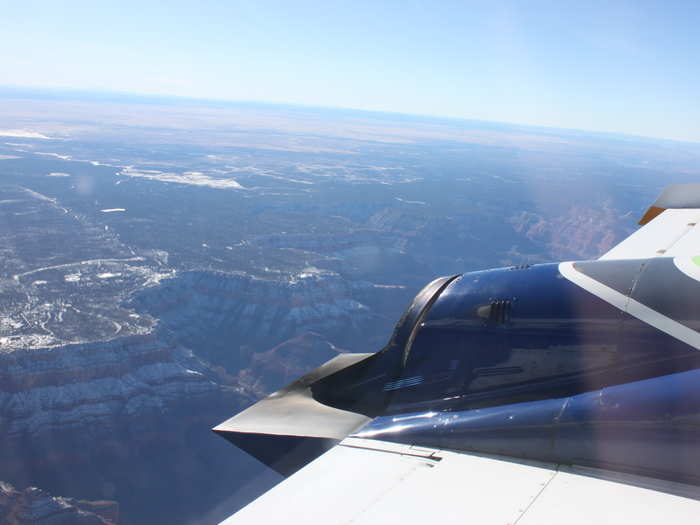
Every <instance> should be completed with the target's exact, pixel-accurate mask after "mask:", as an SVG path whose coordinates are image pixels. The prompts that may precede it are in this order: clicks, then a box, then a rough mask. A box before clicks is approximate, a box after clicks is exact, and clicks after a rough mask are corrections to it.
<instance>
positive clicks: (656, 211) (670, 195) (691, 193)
mask: <svg viewBox="0 0 700 525" xmlns="http://www.w3.org/2000/svg"><path fill="white" fill-rule="evenodd" d="M695 208H698V209H700V182H691V183H689V184H671V185H669V186H666V188H664V191H663V192H661V195H659V197H658V198H657V199H656V201H655V202H654V204H652V205H651V206H650V207H649V209H648V210H647V211H646V213H645V214H644V216H643V217H642V218H641V219H640V220H639V224H640V225H642V226H644V225H645V224H647V223H648V222H650V221H651V220H652V219H655V218H656V217H657V216H659V215H661V213H663V212H664V211H665V210H667V209H695Z"/></svg>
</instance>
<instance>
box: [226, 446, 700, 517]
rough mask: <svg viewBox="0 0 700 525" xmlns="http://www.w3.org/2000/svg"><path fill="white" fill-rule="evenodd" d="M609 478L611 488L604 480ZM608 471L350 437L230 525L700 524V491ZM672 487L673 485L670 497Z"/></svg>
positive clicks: (258, 501)
mask: <svg viewBox="0 0 700 525" xmlns="http://www.w3.org/2000/svg"><path fill="white" fill-rule="evenodd" d="M606 477H607V478H608V479H605V478H606ZM658 484H659V481H657V480H651V479H649V478H640V477H637V476H626V475H623V474H619V473H611V472H607V471H602V470H592V469H583V468H580V469H576V470H574V469H572V468H570V467H569V468H563V467H561V466H558V465H554V464H551V463H549V464H548V463H539V462H525V461H514V460H509V459H506V458H498V457H493V456H485V455H475V454H465V453H459V452H452V451H445V450H434V449H426V448H416V447H411V446H408V445H398V444H394V443H387V442H382V441H374V440H365V439H356V438H347V439H345V440H343V441H342V442H341V443H340V444H339V445H338V446H336V447H335V448H333V449H331V450H330V451H328V452H326V453H325V454H324V455H322V456H320V457H319V458H317V459H316V460H315V461H313V462H311V463H310V464H308V465H307V466H306V467H304V468H303V469H301V470H300V471H298V472H297V473H296V474H294V475H293V476H291V477H289V478H287V479H286V480H284V481H283V482H282V483H280V484H279V485H277V486H276V487H275V488H273V489H272V490H270V491H269V492H267V493H266V494H264V495H263V496H261V497H260V498H258V499H257V500H255V501H254V502H252V503H251V504H249V505H248V506H247V507H245V508H243V509H242V510H241V511H239V512H238V513H237V514H235V515H233V516H231V517H230V518H228V519H227V520H226V521H224V522H223V523H224V524H226V525H244V524H246V525H259V524H262V523H264V524H277V523H279V524H285V525H288V524H290V523H303V524H305V525H314V524H323V525H329V524H341V523H343V524H345V523H353V524H382V525H386V524H393V523H401V524H409V525H410V524H420V525H425V524H428V523H440V524H457V523H459V524H479V525H491V524H493V525H507V524H516V523H517V524H518V525H550V524H551V525H555V524H556V525H559V524H561V523H566V524H567V525H577V524H581V525H583V524H586V525H589V524H593V523H595V524H608V523H609V524H619V523H635V525H646V524H649V525H652V524H654V525H656V524H659V523H674V524H690V523H693V524H695V523H697V521H698V516H700V501H697V500H695V499H691V498H688V497H684V496H683V495H679V494H684V492H683V491H684V490H686V489H687V490H688V493H691V492H692V491H695V492H697V489H696V488H694V487H693V488H690V487H686V486H683V485H673V486H672V487H674V488H675V490H674V491H673V492H675V494H670V493H665V492H660V491H659V490H656V489H658V488H659V487H658ZM669 486H670V485H666V486H665V488H668V487H669Z"/></svg>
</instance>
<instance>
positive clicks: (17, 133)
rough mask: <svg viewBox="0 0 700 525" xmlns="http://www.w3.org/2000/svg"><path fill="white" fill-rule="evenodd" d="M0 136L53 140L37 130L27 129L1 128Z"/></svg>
mask: <svg viewBox="0 0 700 525" xmlns="http://www.w3.org/2000/svg"><path fill="white" fill-rule="evenodd" d="M0 137H15V138H24V139H46V140H52V139H51V137H47V136H46V135H42V134H41V133H37V132H36V131H27V130H26V129H0Z"/></svg>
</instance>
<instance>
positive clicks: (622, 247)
mask: <svg viewBox="0 0 700 525" xmlns="http://www.w3.org/2000/svg"><path fill="white" fill-rule="evenodd" d="M639 224H641V225H642V227H641V228H640V229H639V230H637V231H636V232H634V233H633V234H632V235H630V236H629V237H627V238H626V239H625V240H624V241H622V242H621V243H620V244H618V245H617V246H615V247H614V248H613V249H611V250H610V251H609V252H607V253H606V254H605V255H603V256H602V257H601V259H646V258H649V257H671V256H674V257H675V256H687V255H700V184H699V183H693V184H673V185H671V186H668V187H667V188H666V189H665V190H664V191H663V193H662V194H661V195H660V196H659V198H658V199H656V202H654V204H653V205H652V206H651V207H650V208H649V209H648V210H647V212H646V213H645V214H644V217H642V219H641V220H640V221H639Z"/></svg>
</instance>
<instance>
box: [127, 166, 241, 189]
mask: <svg viewBox="0 0 700 525" xmlns="http://www.w3.org/2000/svg"><path fill="white" fill-rule="evenodd" d="M117 175H121V176H124V177H135V178H141V179H150V180H157V181H161V182H174V183H176V184H190V185H192V186H208V187H210V188H220V189H224V188H234V189H245V188H244V187H243V186H241V185H240V184H239V183H238V182H236V181H235V180H234V179H230V178H227V179H219V178H214V177H210V176H209V175H205V174H204V173H202V172H201V171H185V172H183V173H170V172H160V171H157V170H137V169H134V168H133V167H131V166H129V167H126V168H124V169H122V170H121V171H119V172H117Z"/></svg>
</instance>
